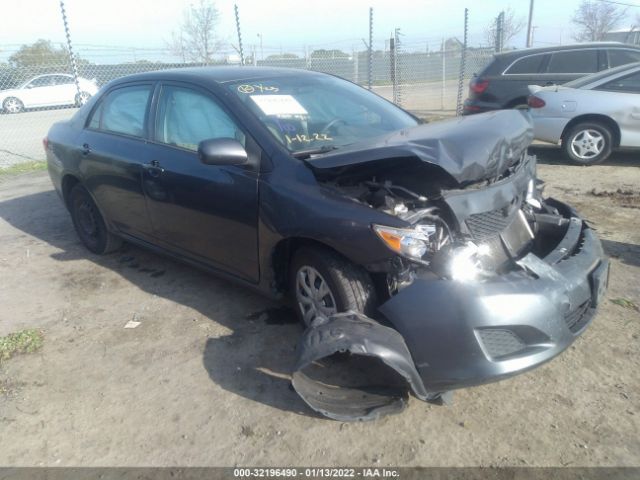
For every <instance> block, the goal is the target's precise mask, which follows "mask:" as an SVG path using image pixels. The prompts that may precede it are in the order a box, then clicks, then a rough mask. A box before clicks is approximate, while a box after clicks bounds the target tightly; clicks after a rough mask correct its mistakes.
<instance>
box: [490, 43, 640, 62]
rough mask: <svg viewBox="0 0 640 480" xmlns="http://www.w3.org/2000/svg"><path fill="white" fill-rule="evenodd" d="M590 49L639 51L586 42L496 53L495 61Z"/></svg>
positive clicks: (612, 44)
mask: <svg viewBox="0 0 640 480" xmlns="http://www.w3.org/2000/svg"><path fill="white" fill-rule="evenodd" d="M590 48H627V49H631V50H638V51H640V47H638V46H637V45H631V44H628V43H620V42H588V43H573V44H570V45H560V46H555V47H536V48H523V49H522V50H510V51H508V52H501V53H496V54H495V57H496V58H497V59H504V60H506V59H513V58H516V57H521V56H525V55H533V54H536V53H551V52H562V51H565V50H581V49H590Z"/></svg>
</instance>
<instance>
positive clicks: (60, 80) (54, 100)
mask: <svg viewBox="0 0 640 480" xmlns="http://www.w3.org/2000/svg"><path fill="white" fill-rule="evenodd" d="M78 84H79V86H80V91H78V88H77V87H76V83H75V81H74V80H73V76H72V75H67V74H65V73H52V74H47V75H38V76H37V77H34V78H32V79H30V80H28V81H26V82H25V83H23V84H22V85H21V86H19V87H18V88H12V89H10V90H0V106H1V107H2V108H1V109H2V110H3V111H5V112H7V113H19V112H21V111H23V110H24V109H26V108H37V107H54V106H58V105H77V106H81V105H84V104H85V103H87V100H89V99H90V98H91V97H92V96H93V95H95V94H96V93H97V92H98V85H97V83H96V81H95V80H87V79H86V78H78Z"/></svg>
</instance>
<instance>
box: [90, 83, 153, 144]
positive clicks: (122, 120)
mask: <svg viewBox="0 0 640 480" xmlns="http://www.w3.org/2000/svg"><path fill="white" fill-rule="evenodd" d="M150 96H151V85H134V86H130V87H122V88H118V89H116V90H113V91H111V92H109V93H108V94H107V96H106V98H104V99H103V100H102V102H100V105H99V106H98V108H96V109H95V110H94V112H93V114H92V116H91V119H90V120H89V128H94V129H97V130H103V131H105V132H111V133H120V134H124V135H131V136H133V137H144V136H145V135H144V133H145V131H144V125H145V117H146V114H147V106H148V104H149V97H150Z"/></svg>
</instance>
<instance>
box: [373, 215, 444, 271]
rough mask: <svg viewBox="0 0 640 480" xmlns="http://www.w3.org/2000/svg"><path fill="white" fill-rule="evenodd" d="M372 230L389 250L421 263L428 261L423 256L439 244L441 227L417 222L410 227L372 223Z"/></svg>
mask: <svg viewBox="0 0 640 480" xmlns="http://www.w3.org/2000/svg"><path fill="white" fill-rule="evenodd" d="M373 230H374V231H375V232H376V233H377V234H378V236H379V237H380V239H381V240H382V241H383V242H384V243H385V245H386V246H387V247H389V248H390V249H391V250H393V251H394V252H396V253H398V254H400V255H402V256H404V257H407V258H410V259H411V260H416V261H418V262H421V263H428V261H427V260H426V259H425V258H424V257H428V255H429V254H431V253H434V252H435V251H437V250H438V249H439V248H440V246H441V240H442V232H441V231H440V230H441V227H439V226H436V225H432V224H419V225H416V226H415V227H414V228H411V229H408V228H393V227H385V226H383V225H374V226H373Z"/></svg>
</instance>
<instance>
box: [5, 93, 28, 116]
mask: <svg viewBox="0 0 640 480" xmlns="http://www.w3.org/2000/svg"><path fill="white" fill-rule="evenodd" d="M2 109H3V110H4V111H5V112H7V113H20V112H22V111H23V110H24V103H22V101H21V100H20V99H19V98H16V97H9V98H5V100H4V102H2Z"/></svg>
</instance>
